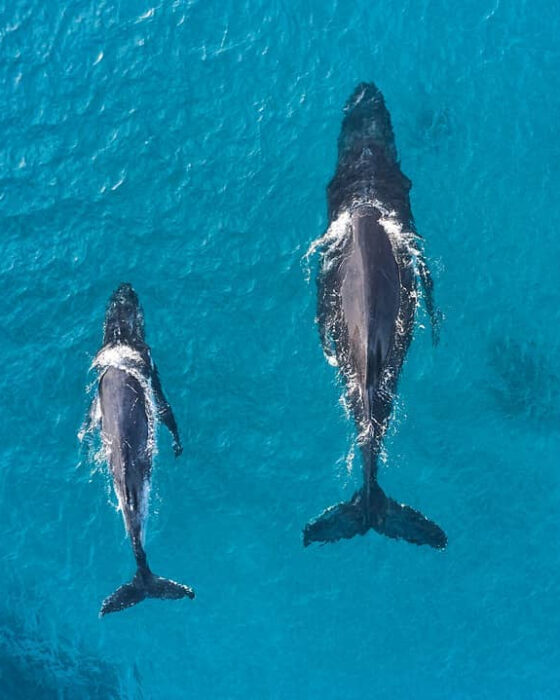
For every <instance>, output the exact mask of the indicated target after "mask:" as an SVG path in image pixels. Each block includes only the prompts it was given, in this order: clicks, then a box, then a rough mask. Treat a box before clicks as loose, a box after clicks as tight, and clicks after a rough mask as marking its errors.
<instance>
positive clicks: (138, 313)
mask: <svg viewBox="0 0 560 700" xmlns="http://www.w3.org/2000/svg"><path fill="white" fill-rule="evenodd" d="M143 342H144V314H143V313H142V307H141V306H140V302H139V301H138V295H137V294H136V292H135V291H134V289H133V288H132V285H130V284H128V283H125V284H121V286H120V287H118V289H116V290H115V291H114V292H113V294H112V295H111V298H110V299H109V303H108V304H107V311H106V313H105V328H104V335H103V345H107V344H108V343H126V344H127V345H135V344H138V343H143Z"/></svg>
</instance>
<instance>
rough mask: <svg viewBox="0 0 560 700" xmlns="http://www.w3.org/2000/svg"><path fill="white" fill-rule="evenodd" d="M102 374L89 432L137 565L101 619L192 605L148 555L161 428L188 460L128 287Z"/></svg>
mask: <svg viewBox="0 0 560 700" xmlns="http://www.w3.org/2000/svg"><path fill="white" fill-rule="evenodd" d="M93 368H95V369H96V370H97V371H98V383H97V396H96V397H95V399H94V401H93V403H92V407H91V409H90V412H89V416H88V418H87V419H86V425H85V426H84V432H88V431H91V430H93V429H95V428H96V427H99V428H100V430H101V439H102V442H103V447H104V451H105V454H106V457H107V461H108V464H109V468H110V471H111V475H112V477H113V485H114V488H115V493H116V495H117V499H118V503H119V509H120V510H121V511H122V514H123V519H124V524H125V528H126V531H127V533H128V536H129V537H130V541H131V544H132V551H133V552H134V557H135V559H136V565H137V571H136V575H135V576H134V578H133V579H132V581H131V582H130V583H126V584H124V585H123V586H121V587H120V588H118V589H117V590H116V591H115V592H114V593H113V594H112V595H110V596H109V597H108V598H106V599H105V600H104V601H103V604H102V606H101V611H100V615H101V616H103V615H106V614H107V613H111V612H117V611H119V610H124V609H125V608H128V607H130V606H131V605H135V604H136V603H139V602H140V601H142V600H144V599H145V598H175V599H176V598H184V597H188V598H194V591H193V590H192V588H190V587H189V586H185V585H183V584H180V583H176V582H175V581H170V580H168V579H165V578H160V577H159V576H155V575H154V574H153V573H152V572H151V570H150V568H149V566H148V560H147V557H146V552H145V551H144V544H143V542H144V533H145V524H146V518H147V515H148V500H149V491H150V477H151V472H152V457H153V452H154V448H155V428H156V422H157V421H158V420H160V421H161V422H162V423H164V425H166V426H167V428H168V429H169V430H170V432H171V434H172V436H173V447H174V451H175V455H176V456H179V455H180V454H181V452H182V447H181V440H180V437H179V432H178V429H177V424H176V422H175V418H174V416H173V411H172V410H171V406H170V405H169V403H168V402H167V400H166V398H165V396H164V394H163V390H162V387H161V382H160V379H159V374H158V370H157V367H156V365H155V364H154V362H153V360H152V356H151V351H150V348H149V347H148V345H146V343H145V341H144V317H143V313H142V309H141V307H140V304H139V301H138V296H137V295H136V292H135V291H134V290H133V288H132V287H131V285H130V284H123V285H121V286H120V287H119V288H118V289H117V290H116V291H115V292H114V293H113V295H112V296H111V299H110V300H109V304H108V306H107V312H106V315H105V325H104V337H103V347H102V348H101V350H100V351H99V352H98V354H97V356H96V357H95V359H94V361H93Z"/></svg>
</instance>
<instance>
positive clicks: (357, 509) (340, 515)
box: [303, 483, 447, 549]
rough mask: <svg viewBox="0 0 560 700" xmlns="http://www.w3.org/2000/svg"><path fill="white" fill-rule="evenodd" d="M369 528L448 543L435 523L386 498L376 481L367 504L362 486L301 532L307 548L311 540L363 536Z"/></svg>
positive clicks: (437, 544)
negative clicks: (346, 499) (348, 498)
mask: <svg viewBox="0 0 560 700" xmlns="http://www.w3.org/2000/svg"><path fill="white" fill-rule="evenodd" d="M370 529H372V530H376V531H377V532H379V533H380V534H381V535H386V536H387V537H392V538H395V539H403V540H406V541H407V542H411V543H413V544H418V545H420V544H428V545H430V547H434V548H435V549H444V548H445V547H446V545H447V537H446V535H445V533H444V532H443V530H442V529H441V528H440V527H439V526H438V525H436V524H435V523H434V522H432V521H431V520H428V518H425V517H424V516H423V515H422V513H419V512H418V511H416V510H414V509H413V508H411V507H410V506H405V505H401V504H400V503H397V502H396V501H393V499H392V498H387V496H386V495H385V494H384V493H383V491H382V490H381V488H380V487H379V485H378V484H377V483H376V484H374V485H373V487H372V491H371V494H370V498H369V505H367V502H366V497H365V495H364V492H363V489H362V490H360V491H358V492H357V493H355V494H354V496H353V497H352V499H351V500H350V501H348V502H347V503H339V504H338V505H336V506H332V507H331V508H327V510H325V511H324V512H323V513H322V514H321V515H320V516H319V517H318V518H316V519H315V520H312V521H311V522H310V523H308V524H307V525H306V526H305V529H304V531H303V544H304V546H305V547H307V545H309V544H311V543H312V542H336V541H337V540H340V539H350V538H351V537H354V535H364V534H365V533H366V532H367V531H368V530H370Z"/></svg>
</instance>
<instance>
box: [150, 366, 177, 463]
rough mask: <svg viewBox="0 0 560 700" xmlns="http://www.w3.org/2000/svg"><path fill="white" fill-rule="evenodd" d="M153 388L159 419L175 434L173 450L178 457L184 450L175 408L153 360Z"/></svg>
mask: <svg viewBox="0 0 560 700" xmlns="http://www.w3.org/2000/svg"><path fill="white" fill-rule="evenodd" d="M152 389H153V392H154V398H155V400H156V404H157V410H158V416H159V419H160V420H161V422H162V423H163V424H164V425H165V426H166V427H167V429H168V430H169V432H170V433H171V435H172V436H173V451H174V452H175V457H178V456H179V455H180V454H181V453H182V452H183V446H182V445H181V438H180V437H179V429H178V428H177V422H176V421H175V416H174V415H173V410H172V408H171V406H170V405H169V402H168V401H167V399H166V398H165V394H164V393H163V388H162V386H161V380H160V378H159V372H158V369H157V366H156V364H155V362H152Z"/></svg>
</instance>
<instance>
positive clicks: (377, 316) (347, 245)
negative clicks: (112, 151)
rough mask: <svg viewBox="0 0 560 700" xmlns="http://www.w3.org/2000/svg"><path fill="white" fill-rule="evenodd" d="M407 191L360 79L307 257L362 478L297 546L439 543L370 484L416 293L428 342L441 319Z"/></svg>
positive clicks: (381, 119) (418, 516)
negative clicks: (363, 539)
mask: <svg viewBox="0 0 560 700" xmlns="http://www.w3.org/2000/svg"><path fill="white" fill-rule="evenodd" d="M410 188H411V181H410V180H409V179H408V178H407V177H406V175H404V173H403V172H402V170H401V168H400V164H399V161H398V156H397V149H396V145H395V138H394V134H393V128H392V124H391V117H390V115H389V111H388V109H387V107H386V105H385V100H384V98H383V95H382V93H381V91H380V90H379V89H378V88H377V87H376V86H375V85H374V84H373V83H361V84H360V85H358V86H357V88H356V89H355V91H354V93H353V94H352V96H351V97H350V99H349V100H348V102H347V104H346V106H345V109H344V117H343V121H342V127H341V130H340V135H339V139H338V161H337V166H336V171H335V174H334V177H333V178H332V180H331V181H330V183H329V185H328V187H327V200H328V219H329V225H328V228H327V231H326V233H325V234H324V235H323V236H322V237H321V238H320V239H318V240H317V241H315V242H314V243H313V244H312V246H311V248H310V251H309V254H312V253H314V252H316V251H317V252H319V255H320V257H319V266H318V274H317V290H318V295H317V296H318V302H317V323H318V326H319V332H320V337H321V343H322V347H323V351H324V354H325V355H326V358H327V360H328V361H329V362H330V364H332V365H335V366H336V367H338V371H339V376H340V377H341V379H342V382H343V385H344V403H345V405H346V407H347V409H348V411H349V413H350V414H351V416H352V417H353V419H354V422H355V425H356V429H357V445H358V446H359V452H360V453H361V460H362V466H363V470H362V471H363V485H362V487H361V488H360V489H359V490H358V491H357V492H356V493H355V494H354V495H353V497H352V498H351V499H350V500H349V501H348V502H343V503H339V504H337V505H334V506H331V507H329V508H327V509H326V510H325V511H324V512H323V513H322V514H321V515H319V516H318V517H317V518H315V519H314V520H312V521H310V522H309V523H308V524H307V525H306V526H305V528H304V531H303V543H304V545H305V546H307V545H310V544H311V543H313V542H319V543H327V542H335V541H337V540H340V539H349V538H351V537H354V536H355V535H364V534H365V533H366V532H368V531H369V530H375V531H376V532H378V533H380V534H383V535H386V536H388V537H391V538H395V539H402V540H405V541H407V542H411V543H414V544H417V545H424V544H426V545H429V546H431V547H434V548H436V549H443V548H445V546H446V545H447V536H446V534H445V532H444V531H443V530H442V529H441V528H440V527H439V526H438V525H437V524H436V523H434V522H432V521H431V520H429V519H428V518H426V517H425V516H424V515H423V514H422V513H420V512H419V511H417V510H415V509H413V508H411V507H410V506H408V505H404V504H401V503H398V502H397V501H395V500H393V499H392V498H389V497H388V496H386V495H385V493H384V492H383V490H382V488H381V486H380V485H379V481H378V463H379V457H380V452H381V449H382V446H383V438H384V435H385V433H386V431H387V428H388V425H389V423H390V418H391V414H392V410H393V403H394V399H395V396H396V391H397V384H398V379H399V374H400V372H401V369H402V366H403V362H404V360H405V357H406V353H407V350H408V347H409V344H410V341H411V339H412V336H413V332H414V328H415V316H416V311H417V307H418V305H419V303H420V300H421V299H423V300H424V302H425V305H426V310H427V313H428V315H429V318H430V324H431V330H432V340H433V342H434V344H437V342H438V339H439V332H440V325H441V319H442V315H441V313H440V311H439V310H438V309H437V307H436V305H435V299H434V284H433V278H432V275H431V273H430V269H429V266H428V264H427V261H426V255H425V250H424V249H425V246H424V242H423V239H422V238H421V237H420V235H419V234H418V233H417V231H416V228H415V224H414V220H413V216H412V211H411V206H410V197H409V193H410Z"/></svg>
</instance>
